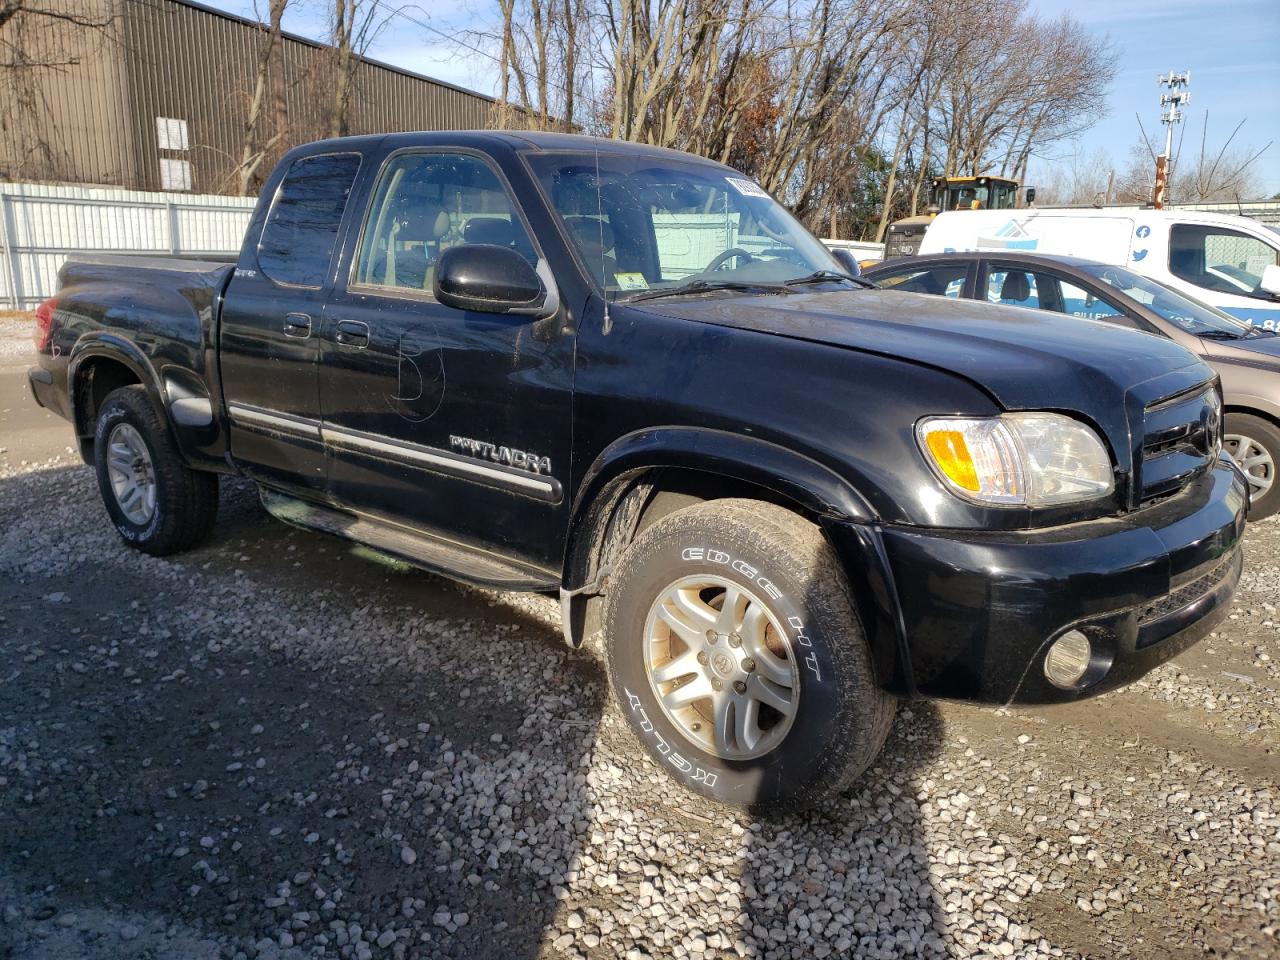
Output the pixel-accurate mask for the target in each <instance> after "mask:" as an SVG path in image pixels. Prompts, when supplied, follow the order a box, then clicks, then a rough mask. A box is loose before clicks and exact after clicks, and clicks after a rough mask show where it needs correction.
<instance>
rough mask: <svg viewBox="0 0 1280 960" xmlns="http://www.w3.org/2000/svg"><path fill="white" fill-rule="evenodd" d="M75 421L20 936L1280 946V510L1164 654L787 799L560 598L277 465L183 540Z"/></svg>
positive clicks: (14, 623)
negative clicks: (640, 705) (164, 528)
mask: <svg viewBox="0 0 1280 960" xmlns="http://www.w3.org/2000/svg"><path fill="white" fill-rule="evenodd" d="M5 375H11V374H5ZM6 429H8V428H6ZM59 429H65V427H64V426H63V427H60V428H59ZM24 436H25V434H24ZM66 436H67V438H69V434H67V435H66ZM24 442H25V441H24ZM57 449H58V450H59V451H61V452H59V453H57V454H56V455H45V456H40V457H34V456H33V455H31V454H30V453H29V452H28V451H27V450H26V449H25V448H19V447H17V446H14V447H13V448H11V449H10V448H9V445H8V444H6V441H5V438H4V437H2V436H0V957H5V958H7V957H14V958H24V960H26V958H31V960H45V958H48V960H53V958H59V960H61V958H93V960H99V958H100V960H108V958H111V960H115V958H126V960H132V958H139V960H140V958H152V960H201V958H206V957H207V958H215V957H217V958H238V957H245V958H253V957H258V958H277V957H278V958H293V957H344V958H348V957H349V958H374V957H378V958H381V957H392V958H404V957H459V958H462V957H466V958H489V957H492V958H517V960H518V958H526V957H527V958H533V957H543V958H561V957H563V958H577V957H589V958H592V960H596V958H613V957H619V958H624V957H625V958H639V957H649V958H655V960H656V958H659V957H676V958H684V957H692V958H703V957H705V958H713V957H714V958H720V957H771V958H772V957H778V958H781V957H788V958H790V957H797V958H799V957H805V958H807V957H826V956H859V957H902V956H921V957H935V956H936V957H941V956H957V957H958V956H979V955H982V956H1016V957H1041V956H1091V957H1105V958H1113V957H1149V958H1166V957H1173V958H1181V957H1200V956H1214V957H1222V956H1238V957H1250V958H1252V957H1263V956H1270V955H1275V956H1280V944H1278V943H1277V930H1278V928H1280V789H1278V787H1277V782H1278V781H1280V756H1278V755H1277V743H1278V742H1280V735H1278V733H1277V718H1278V714H1277V703H1278V701H1280V697H1278V696H1277V688H1278V687H1280V672H1278V666H1277V658H1280V653H1277V651H1276V635H1277V631H1280V612H1278V611H1277V607H1278V606H1280V525H1277V523H1272V522H1267V523H1264V524H1262V525H1260V526H1258V527H1255V528H1253V529H1252V530H1251V532H1250V536H1249V545H1248V560H1247V570H1246V577H1245V580H1244V583H1243V585H1242V588H1241V591H1240V593H1239V595H1238V599H1237V602H1236V605H1235V609H1234V612H1233V614H1232V619H1231V620H1230V621H1229V622H1228V623H1227V624H1225V625H1224V627H1223V629H1222V630H1221V631H1220V632H1218V633H1217V634H1215V635H1213V636H1212V637H1210V638H1209V639H1208V640H1206V641H1205V642H1203V643H1202V644H1200V645H1199V646H1198V647H1196V648H1194V649H1193V650H1191V651H1189V652H1188V653H1187V654H1185V655H1184V656H1183V657H1181V658H1179V660H1177V661H1175V662H1173V663H1170V664H1168V665H1166V666H1164V667H1162V668H1160V669H1159V670H1157V671H1156V672H1155V673H1154V674H1152V675H1151V676H1149V677H1148V678H1146V679H1145V680H1143V681H1142V682H1140V683H1139V684H1137V685H1135V686H1134V687H1132V688H1130V689H1128V690H1126V691H1122V692H1120V693H1117V694H1113V695H1110V696H1107V697H1104V698H1102V699H1100V700H1095V701H1091V702H1089V703H1085V704H1078V705H1074V706H1071V707H1067V708H1058V709H1056V710H1044V711H995V710H986V709H979V708H974V707H966V706H961V705H953V704H946V705H932V704H922V703H912V704H907V705H904V706H903V707H902V708H901V709H900V711H899V714H898V717H897V721H896V724H895V728H894V733H893V736H892V738H891V740H890V743H889V745H888V748H887V750H886V752H885V754H884V756H883V757H882V760H881V762H880V763H879V764H878V765H877V766H876V767H875V768H874V769H873V770H871V771H870V772H869V773H868V774H867V775H866V776H865V777H864V778H863V779H862V780H861V781H860V782H859V783H858V785H857V786H856V788H855V789H854V790H853V791H852V792H850V793H849V794H848V795H846V796H844V797H843V798H842V799H841V801H840V802H839V803H838V804H836V805H835V806H834V807H833V808H832V809H830V810H826V811H823V812H822V813H813V814H809V815H806V816H795V817H791V818H789V819H787V820H784V821H782V822H777V823H766V822H759V821H755V820H752V819H751V818H749V817H746V816H735V815H730V814H726V813H725V812H724V811H722V810H719V809H716V808H714V807H711V806H708V805H706V804H704V803H703V802H701V801H699V800H696V799H694V798H691V797H689V796H687V795H685V794H682V793H681V792H680V791H679V790H677V789H674V788H673V786H672V784H671V782H670V781H669V780H668V779H667V778H666V777H665V776H664V775H663V774H662V772H661V770H659V769H658V768H657V766H656V765H655V764H653V763H652V762H650V761H649V759H648V758H647V756H646V755H645V754H644V753H643V752H642V751H641V750H639V749H638V748H637V746H636V745H635V744H634V742H633V741H632V740H631V739H630V738H629V736H628V735H627V732H626V729H625V727H624V726H623V722H622V720H621V717H620V716H619V715H618V714H617V713H616V711H615V709H614V708H613V707H612V706H611V705H610V702H609V700H608V697H607V690H606V683H605V679H604V674H603V669H602V666H601V662H600V658H599V655H598V654H597V653H593V652H586V653H581V654H572V653H570V652H568V651H567V650H565V649H564V648H563V646H562V644H561V642H560V640H559V635H558V624H557V616H558V614H557V610H556V606H555V604H554V603H553V602H552V601H551V600H549V599H547V598H543V597H538V596H532V597H531V596H524V595H516V594H503V593H496V592H485V591H479V590H473V589H469V588H463V587H459V586H456V585H453V584H451V583H449V582H447V581H444V580H441V579H438V578H435V577H432V576H429V575H426V574H423V573H420V572H417V571H414V570H412V569H409V568H406V567H405V566H403V565H400V564H397V563H394V562H390V561H388V560H387V559H386V558H383V557H379V556H378V555H376V554H373V553H371V552H369V551H365V550H362V549H353V548H352V547H351V546H350V545H348V544H344V543H342V542H339V541H336V540H331V539H327V538H323V537H320V536H318V535H314V534H308V533H303V532H299V531H294V530H291V529H289V528H287V527H285V526H283V525H281V524H279V523H277V522H275V521H273V520H271V519H269V518H268V517H267V516H266V515H265V513H264V512H263V511H262V510H261V508H260V507H259V506H258V504H257V502H256V498H255V496H254V494H253V491H252V489H251V488H250V487H249V486H248V485H246V484H244V483H240V482H235V483H228V484H225V485H224V488H223V501H222V510H223V515H222V521H221V523H220V525H219V527H218V530H217V533H216V536H215V538H214V540H213V542H212V543H210V544H209V545H207V546H205V547H203V548H201V549H200V550H197V551H195V552H193V553H191V554H188V555H185V556H183V557H180V558H176V559H172V560H158V559H154V558H150V557H146V556H143V555H141V554H137V553H134V552H131V551H129V550H127V549H125V548H124V547H123V546H122V545H121V544H120V543H119V541H118V540H117V538H116V537H115V534H114V532H113V531H111V529H110V528H109V526H108V524H107V521H106V518H105V515H104V513H103V511H102V508H101V506H100V504H99V503H98V499H97V492H96V488H95V486H94V483H93V478H92V475H91V473H90V471H89V470H88V469H87V468H85V467H83V466H82V465H79V464H78V463H77V462H76V461H75V460H74V458H73V457H72V456H71V454H70V452H69V451H66V450H65V449H64V448H62V447H58V448H57ZM44 452H45V453H46V454H47V453H48V450H47V448H46V450H45V451H44Z"/></svg>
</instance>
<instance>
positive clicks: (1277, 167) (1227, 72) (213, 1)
mask: <svg viewBox="0 0 1280 960" xmlns="http://www.w3.org/2000/svg"><path fill="white" fill-rule="evenodd" d="M202 2H204V3H206V4H208V5H210V6H214V7H219V8H221V9H224V10H228V11H230V12H233V13H238V14H241V15H243V16H250V17H252V16H254V11H253V2H252V0H202ZM1028 3H1029V7H1030V10H1031V12H1033V13H1035V14H1037V15H1039V16H1042V17H1058V16H1060V15H1062V14H1064V13H1065V14H1069V15H1070V16H1071V17H1073V18H1075V19H1076V20H1077V21H1078V22H1079V23H1080V24H1081V25H1082V26H1083V27H1084V28H1085V29H1087V30H1089V31H1090V32H1092V33H1095V34H1098V35H1101V36H1106V37H1108V38H1109V39H1110V40H1111V42H1112V43H1113V44H1114V45H1115V47H1116V50H1117V52H1118V63H1117V70H1116V76H1115V79H1114V80H1113V81H1112V84H1111V88H1110V90H1109V91H1108V93H1107V102H1106V108H1107V116H1106V117H1105V118H1104V119H1103V120H1102V121H1101V122H1099V123H1098V124H1096V125H1095V126H1094V127H1092V128H1091V129H1089V130H1088V131H1087V132H1085V133H1084V134H1083V135H1082V136H1081V137H1080V138H1079V140H1078V141H1076V142H1069V143H1065V144H1055V145H1054V146H1053V147H1051V148H1050V149H1049V150H1048V151H1046V152H1045V153H1044V155H1042V156H1040V157H1038V158H1037V159H1036V161H1033V163H1032V165H1031V170H1030V175H1029V181H1030V182H1032V183H1034V180H1035V177H1036V175H1037V174H1038V173H1041V172H1042V171H1043V170H1044V169H1045V168H1046V166H1047V165H1049V164H1053V163H1056V162H1066V161H1068V160H1069V158H1070V157H1071V156H1072V154H1073V152H1076V151H1078V152H1080V153H1082V154H1083V155H1085V156H1089V157H1092V156H1093V155H1094V154H1095V153H1096V152H1097V151H1099V150H1103V151H1105V152H1106V153H1107V155H1108V156H1109V157H1110V159H1111V161H1112V163H1113V164H1114V165H1115V166H1116V167H1117V172H1118V171H1119V169H1121V168H1123V167H1124V166H1125V165H1126V163H1127V161H1128V156H1129V148H1130V146H1131V145H1132V144H1133V143H1135V142H1137V141H1138V140H1139V138H1140V132H1139V129H1138V121H1137V119H1136V118H1135V113H1136V114H1139V115H1140V116H1141V117H1142V123H1143V124H1144V125H1145V127H1146V129H1147V134H1148V136H1150V137H1152V138H1153V139H1154V140H1159V141H1160V144H1161V145H1163V137H1164V130H1163V127H1162V126H1161V125H1160V93H1161V90H1162V88H1161V87H1160V86H1159V85H1158V84H1157V83H1156V77H1157V76H1159V75H1160V74H1165V73H1169V72H1170V71H1176V72H1179V73H1180V72H1182V71H1184V70H1190V71H1191V85H1190V87H1189V89H1190V91H1191V101H1190V103H1188V104H1187V106H1186V107H1185V108H1184V114H1185V117H1186V119H1185V120H1184V121H1183V123H1182V124H1181V127H1180V128H1179V129H1177V130H1175V133H1174V136H1175V143H1176V138H1177V137H1178V136H1179V135H1183V136H1184V137H1185V143H1184V146H1183V151H1184V156H1190V155H1191V154H1192V153H1195V152H1198V150H1199V138H1200V136H1201V132H1202V129H1203V126H1204V122H1205V111H1206V110H1207V111H1208V124H1209V126H1208V143H1209V145H1210V147H1216V146H1219V145H1221V144H1222V142H1223V141H1224V140H1225V139H1226V138H1227V137H1228V136H1229V135H1230V133H1231V131H1232V129H1233V128H1234V127H1235V125H1236V124H1237V123H1239V122H1240V121H1241V120H1244V121H1245V124H1244V126H1243V128H1242V129H1241V130H1240V132H1239V133H1238V134H1237V136H1236V139H1235V141H1234V143H1233V146H1235V147H1242V148H1243V147H1252V148H1253V150H1252V151H1250V152H1251V153H1252V152H1254V151H1256V150H1258V149H1261V148H1262V147H1264V146H1266V145H1267V143H1268V142H1270V143H1271V146H1270V148H1268V149H1267V150H1266V152H1265V153H1263V155H1262V157H1261V158H1260V159H1259V160H1258V161H1257V162H1256V163H1255V167H1254V169H1255V170H1256V171H1257V172H1258V174H1259V179H1260V180H1261V182H1262V186H1263V188H1264V190H1265V194H1266V195H1267V196H1270V195H1272V194H1274V193H1277V192H1280V0H1028ZM263 6H264V7H265V3H264V4H263ZM329 6H330V4H329V3H328V2H325V0H296V2H295V8H294V9H291V10H289V11H288V12H287V14H286V18H285V29H286V30H288V31H290V32H292V33H297V34H301V35H303V36H308V37H313V38H316V39H321V38H323V36H324V35H325V32H326V23H325V21H326V14H327V11H328V9H329ZM491 6H492V7H496V4H485V3H483V2H481V3H479V4H476V3H474V0H472V2H468V3H466V4H461V3H456V2H448V0H446V2H445V3H443V4H438V5H435V6H431V7H427V8H426V9H424V8H423V7H420V6H418V7H407V8H405V16H399V17H395V18H393V20H392V22H391V25H390V26H389V27H388V28H387V29H386V30H384V31H383V32H382V34H381V35H380V36H379V37H378V38H377V41H376V42H375V43H374V45H373V47H372V49H371V50H370V51H369V55H370V56H372V57H373V58H374V59H377V60H382V61H385V62H387V63H391V64H394V65H395V66H398V67H402V68H404V69H407V70H412V71H414V72H415V73H421V74H425V75H427V76H430V77H435V78H437V79H440V80H445V81H448V82H450V83H454V84H457V85H458V86H462V87H466V88H468V89H471V90H477V91H479V92H481V93H488V94H492V93H493V92H494V91H495V84H496V66H495V64H494V62H493V61H492V60H491V59H489V58H487V57H485V56H483V55H481V54H479V53H477V52H475V51H473V50H470V49H467V46H465V44H466V43H468V42H469V40H468V37H467V31H469V30H475V29H479V28H481V27H482V26H484V23H483V21H482V20H481V15H478V14H477V13H476V12H475V10H476V8H477V7H481V8H488V7H491ZM998 9H999V7H998V5H995V4H993V5H992V10H993V16H992V20H993V23H994V22H995V21H997V20H998V14H997V13H995V11H998ZM456 38H461V41H462V42H461V43H460V42H458V39H456ZM1157 149H1159V147H1157Z"/></svg>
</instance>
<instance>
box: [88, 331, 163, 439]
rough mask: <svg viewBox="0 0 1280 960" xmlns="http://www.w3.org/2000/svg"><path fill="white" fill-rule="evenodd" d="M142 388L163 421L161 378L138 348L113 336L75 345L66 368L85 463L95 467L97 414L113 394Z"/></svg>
mask: <svg viewBox="0 0 1280 960" xmlns="http://www.w3.org/2000/svg"><path fill="white" fill-rule="evenodd" d="M134 384H140V385H141V386H143V387H145V388H146V391H147V396H148V397H149V398H150V400H151V402H152V404H153V405H154V406H155V408H156V412H157V413H158V414H160V415H161V416H162V417H163V414H164V398H163V396H162V394H161V387H160V378H159V377H158V376H157V375H156V372H155V369H154V368H153V367H152V366H151V363H150V361H149V360H148V359H147V358H146V356H145V355H144V354H143V353H142V351H140V350H139V349H138V348H137V347H136V346H134V345H133V344H132V343H130V342H129V341H128V340H125V339H123V338H120V337H113V336H110V335H105V336H98V337H87V338H83V339H82V340H81V341H80V342H79V343H77V344H76V349H75V351H74V352H73V353H72V356H71V360H70V362H69V364H68V368H67V392H68V394H69V396H70V407H71V412H72V417H73V423H74V425H75V433H76V440H77V442H78V443H79V446H80V455H81V457H82V458H83V459H84V461H85V463H89V464H92V463H93V431H94V425H95V423H96V422H97V418H98V410H99V409H101V407H102V402H103V401H104V400H105V399H106V398H107V396H108V394H110V393H111V392H112V391H113V390H117V389H119V388H120V387H127V386H132V385H134Z"/></svg>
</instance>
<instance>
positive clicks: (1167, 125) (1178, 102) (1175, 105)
mask: <svg viewBox="0 0 1280 960" xmlns="http://www.w3.org/2000/svg"><path fill="white" fill-rule="evenodd" d="M1156 83H1158V84H1159V85H1160V86H1162V87H1168V88H1169V92H1168V93H1161V94H1160V122H1161V123H1163V124H1164V153H1162V154H1161V155H1160V156H1158V157H1156V183H1155V188H1154V189H1153V190H1152V193H1151V205H1152V206H1153V207H1155V208H1156V209H1157V210H1163V209H1164V197H1165V192H1166V191H1167V190H1168V187H1169V164H1170V162H1171V160H1172V158H1173V128H1174V126H1175V125H1176V124H1179V123H1181V122H1182V106H1183V104H1186V103H1190V102H1191V91H1190V90H1187V89H1184V88H1185V87H1188V86H1190V85H1191V71H1190V70H1184V71H1182V73H1174V72H1173V71H1172V70H1170V71H1169V72H1168V73H1166V74H1161V75H1160V76H1158V77H1156Z"/></svg>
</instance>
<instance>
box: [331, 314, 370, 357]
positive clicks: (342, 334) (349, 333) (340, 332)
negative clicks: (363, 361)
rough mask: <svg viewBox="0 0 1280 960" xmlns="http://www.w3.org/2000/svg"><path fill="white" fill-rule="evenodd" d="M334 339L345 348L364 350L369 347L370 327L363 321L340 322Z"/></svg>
mask: <svg viewBox="0 0 1280 960" xmlns="http://www.w3.org/2000/svg"><path fill="white" fill-rule="evenodd" d="M333 339H335V340H337V341H338V343H340V344H342V345H343V346H344V347H355V348H356V349H357V350H363V349H364V348H365V347H367V346H368V345H369V325H368V324H367V323H365V322H364V321H363V320H339V321H338V329H337V332H336V333H334V335H333Z"/></svg>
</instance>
